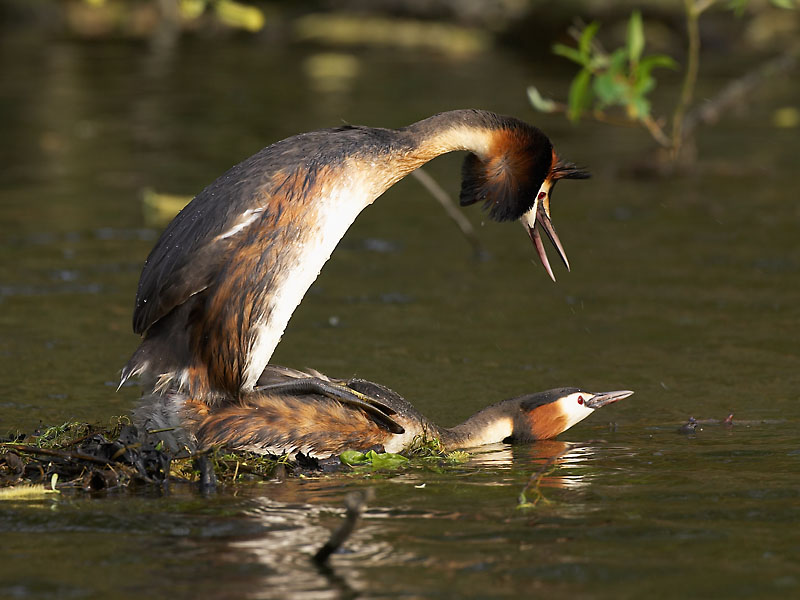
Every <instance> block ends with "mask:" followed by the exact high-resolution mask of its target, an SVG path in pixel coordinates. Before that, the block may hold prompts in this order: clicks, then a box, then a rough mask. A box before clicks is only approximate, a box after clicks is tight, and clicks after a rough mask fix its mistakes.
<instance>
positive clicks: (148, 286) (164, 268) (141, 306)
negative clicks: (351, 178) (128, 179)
mask: <svg viewBox="0 0 800 600" xmlns="http://www.w3.org/2000/svg"><path fill="white" fill-rule="evenodd" d="M392 135H393V134H392V133H391V132H389V131H384V130H372V129H365V128H361V127H352V126H344V127H339V128H336V129H323V130H320V131H313V132H310V133H304V134H300V135H297V136H294V137H291V138H288V139H285V140H283V141H280V142H277V143H275V144H273V145H272V146H269V147H267V148H264V149H263V150H261V151H260V152H258V153H256V154H254V155H253V156H251V157H250V158H247V159H245V160H244V161H242V162H241V163H239V164H238V165H236V166H234V167H232V168H231V169H229V170H228V171H227V172H226V173H224V174H223V175H222V176H221V177H219V178H218V179H217V180H216V181H214V182H213V183H212V184H211V185H209V186H208V187H207V188H205V189H204V190H203V191H202V192H200V193H199V194H198V195H197V196H196V197H195V198H194V199H193V200H192V201H191V202H190V203H189V204H188V205H187V206H186V207H185V208H184V209H183V210H182V211H181V212H180V213H178V215H177V216H176V217H175V219H174V220H173V221H172V222H171V223H170V224H169V225H168V226H167V228H166V229H165V230H164V233H163V234H162V235H161V238H160V239H159V240H158V242H157V243H156V246H155V247H154V248H153V250H152V252H151V253H150V256H148V258H147V261H146V262H145V266H144V269H143V270H142V276H141V279H140V280H139V288H138V291H137V294H136V307H135V309H134V313H133V329H134V331H135V332H136V333H139V334H142V333H144V332H145V331H147V330H148V329H149V328H150V327H151V326H152V325H153V324H154V323H155V322H156V321H158V320H159V319H161V318H163V317H164V316H165V315H167V314H168V313H169V312H170V311H171V310H173V309H174V308H175V307H176V306H179V305H181V304H183V303H184V302H186V301H187V300H188V299H189V298H190V297H191V296H193V295H194V294H198V293H200V292H202V291H203V290H205V289H206V288H208V287H209V286H211V285H212V284H213V283H214V280H215V277H216V275H217V272H218V270H219V268H220V264H221V263H222V261H224V259H225V255H226V251H227V249H228V248H229V247H230V244H233V243H235V241H234V240H233V239H232V238H222V239H220V236H221V235H222V234H223V233H225V232H228V231H230V230H231V228H233V227H235V226H236V225H237V224H238V223H240V222H241V220H242V218H243V215H244V213H245V211H247V210H254V209H257V208H260V209H263V214H262V215H261V217H260V218H261V219H264V220H265V221H269V220H272V219H275V218H277V217H278V216H279V213H280V210H281V207H280V203H279V202H277V203H273V205H272V206H271V205H270V199H271V198H272V196H273V194H278V193H279V192H277V187H278V186H279V185H280V183H276V179H280V178H276V175H278V174H280V173H286V174H287V175H288V174H289V173H290V172H293V171H295V170H296V169H298V168H304V169H306V170H307V174H310V173H313V172H314V170H315V168H318V167H320V166H323V165H324V166H330V165H333V164H335V163H337V162H343V161H345V160H346V159H347V158H348V157H349V156H352V155H353V154H354V153H355V152H357V151H358V150H363V149H364V148H365V146H366V145H367V144H368V143H373V144H374V143H377V142H376V141H375V139H377V138H379V137H385V138H387V140H391V139H392ZM381 143H386V142H381ZM271 211H272V212H271ZM273 213H274V214H273Z"/></svg>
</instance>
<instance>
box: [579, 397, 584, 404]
mask: <svg viewBox="0 0 800 600" xmlns="http://www.w3.org/2000/svg"><path fill="white" fill-rule="evenodd" d="M578 404H583V396H578Z"/></svg>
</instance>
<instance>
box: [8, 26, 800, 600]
mask: <svg viewBox="0 0 800 600" xmlns="http://www.w3.org/2000/svg"><path fill="white" fill-rule="evenodd" d="M2 43H3V45H4V46H5V47H4V48H3V50H4V51H3V52H0V69H2V71H3V73H4V84H3V87H2V89H0V105H2V107H3V110H2V112H1V113H0V119H2V129H3V132H4V140H5V143H4V144H3V145H2V146H1V147H0V160H2V164H3V169H2V170H0V228H2V242H0V430H2V431H6V430H9V429H20V430H31V429H33V428H35V427H36V426H37V425H38V424H39V423H40V422H43V423H45V424H48V425H49V424H53V423H59V422H61V421H64V420H67V419H83V420H88V421H92V422H103V421H107V420H108V419H110V418H111V417H113V416H114V415H120V414H125V413H127V412H128V411H129V410H130V409H131V407H132V406H134V404H135V402H136V397H137V390H136V388H135V387H125V388H123V389H122V390H120V391H119V392H116V391H115V387H116V382H117V380H118V373H119V369H120V367H121V366H122V365H123V364H124V363H125V361H126V360H127V359H128V357H129V355H130V353H131V352H133V350H134V349H135V347H136V343H137V340H136V337H135V336H134V335H133V334H132V333H131V330H130V329H131V328H130V317H131V311H132V308H133V298H134V295H135V289H136V283H137V279H138V274H139V271H140V269H141V265H142V262H143V261H144V259H145V257H146V256H147V253H148V252H149V249H150V248H151V247H152V245H153V243H154V242H155V239H156V238H157V236H158V227H156V226H153V225H150V224H148V223H147V222H146V221H145V220H144V218H143V214H142V206H141V201H140V195H141V191H142V189H143V188H145V187H151V188H154V189H156V190H158V191H161V192H167V193H177V194H189V195H191V194H193V193H196V192H197V191H199V190H200V189H202V187H203V186H204V185H206V184H207V183H209V182H210V181H212V180H213V179H214V178H215V177H216V176H217V175H218V174H220V173H221V172H222V171H224V170H225V169H226V168H228V167H229V166H231V165H232V164H234V163H235V162H237V161H238V160H240V159H242V158H244V157H246V156H248V155H249V154H251V153H253V152H255V151H256V150H258V149H259V148H261V147H262V146H264V145H266V144H268V143H270V142H272V141H275V140H277V139H281V138H283V137H286V136H288V135H291V134H292V133H296V132H299V131H303V130H308V129H314V128H317V127H323V126H331V125H336V124H338V123H340V122H341V121H342V120H346V121H349V122H357V123H365V124H372V125H380V126H392V127H394V126H401V125H404V124H407V123H409V122H412V121H415V120H417V119H420V118H423V117H425V116H428V115H430V114H433V113H434V112H437V111H440V110H446V109H451V108H462V107H470V106H475V107H481V108H487V109H491V110H495V111H497V112H502V113H507V114H514V115H517V116H519V117H522V118H525V119H526V120H529V121H532V122H536V123H537V124H538V125H540V126H541V127H542V128H544V129H545V130H546V131H547V132H548V133H549V134H550V135H551V137H552V138H553V139H554V140H555V142H556V145H557V147H558V149H559V151H560V152H561V153H562V154H563V155H564V156H566V157H568V158H570V159H571V160H574V161H576V162H579V163H580V164H584V165H587V166H589V167H590V168H591V169H592V171H593V172H594V178H593V179H592V180H590V181H588V182H563V183H561V184H560V185H559V186H558V190H557V191H556V195H555V200H554V203H553V212H554V221H555V224H556V227H557V228H558V230H559V233H560V235H561V238H562V241H563V242H564V245H565V247H566V250H567V252H568V254H569V257H570V261H571V264H572V272H571V273H567V272H565V270H564V269H563V268H561V266H560V265H555V270H556V275H557V278H558V282H557V283H555V284H553V283H552V282H550V281H549V279H548V278H547V276H546V274H545V273H544V271H543V269H542V268H541V266H540V265H538V264H537V263H538V261H536V259H535V254H534V250H533V248H532V247H531V245H530V242H529V240H528V239H527V236H526V235H525V233H524V231H523V230H522V228H520V227H519V226H518V225H498V224H495V223H489V222H486V223H484V220H483V217H482V215H481V214H480V212H479V210H478V208H477V207H473V208H472V209H470V210H469V211H468V215H469V217H470V219H471V220H472V221H473V223H474V224H475V225H476V226H477V228H478V232H479V235H480V237H481V240H482V241H483V243H484V245H485V248H486V249H487V250H488V252H489V253H490V254H491V259H490V260H488V261H484V262H479V261H476V260H474V258H473V257H472V255H471V252H470V249H469V245H468V244H467V243H466V242H465V241H464V240H463V238H462V237H461V236H460V234H459V233H458V231H457V230H456V229H455V227H454V226H453V225H452V224H451V223H450V222H448V221H447V220H446V218H445V217H444V216H443V214H442V211H441V209H440V208H439V207H438V206H437V205H436V204H435V203H434V202H432V201H431V200H430V198H428V197H427V195H426V193H425V192H424V191H423V190H422V188H421V187H420V186H419V185H418V184H417V183H416V182H414V181H413V180H409V181H405V182H402V183H401V184H399V185H397V186H396V187H395V188H393V189H392V190H390V191H389V192H388V193H387V194H386V195H385V197H384V198H382V199H380V200H379V201H378V202H376V204H375V205H374V206H372V207H370V208H369V209H368V210H367V211H365V212H364V213H363V214H362V215H361V216H360V217H359V219H358V221H357V222H356V224H355V225H354V226H353V228H352V229H351V230H350V232H349V233H348V235H347V236H346V238H345V239H344V240H343V241H342V243H341V244H340V246H339V248H338V249H337V251H336V253H335V255H334V257H333V258H332V260H331V261H330V262H329V264H328V265H327V266H326V267H325V269H324V270H323V272H322V274H321V276H320V278H319V280H318V281H317V283H316V284H315V285H314V286H313V288H312V289H311V291H310V292H309V294H308V296H307V297H306V299H305V301H304V302H303V305H302V306H301V307H300V308H299V309H298V311H297V312H296V313H295V316H294V317H293V319H292V322H291V323H290V326H289V328H288V330H287V332H286V335H285V336H284V340H283V342H282V343H281V345H280V347H279V348H278V351H277V352H276V355H275V357H274V362H277V363H283V364H287V365H291V366H295V367H306V366H308V367H314V368H316V369H319V370H321V371H323V372H327V373H329V374H331V375H336V376H351V375H358V376H360V377H365V378H369V379H374V380H376V381H380V382H382V383H384V384H387V385H389V386H390V387H392V388H394V389H396V390H397V391H399V392H401V393H402V394H403V395H405V396H406V397H407V398H409V399H410V400H412V401H413V402H414V403H415V404H416V405H417V406H418V407H419V408H420V409H421V410H422V411H423V412H425V413H426V414H427V415H429V416H430V417H432V418H434V419H436V420H437V421H440V422H442V423H443V424H452V423H455V422H457V421H459V420H461V419H463V418H465V417H466V416H468V415H469V414H471V413H472V412H473V411H475V410H477V409H479V408H480V407H482V406H484V405H485V404H486V403H489V402H494V401H497V400H500V399H502V398H505V397H510V396H513V395H517V394H520V393H523V392H528V391H534V390H539V389H547V388H550V387H560V386H564V385H579V386H583V387H585V388H587V389H590V390H595V391H605V390H610V389H620V388H628V389H633V390H636V395H635V396H633V397H631V398H630V399H628V400H626V401H624V402H622V403H619V404H616V405H614V406H612V407H608V408H606V409H604V410H602V411H601V412H598V413H597V414H595V415H593V416H592V417H591V418H589V419H587V420H586V421H584V422H583V423H581V424H580V425H578V426H576V427H575V428H573V429H572V430H570V431H569V432H568V433H566V434H564V435H562V436H561V442H554V443H547V444H539V445H534V446H513V447H512V446H503V445H499V446H493V447H489V448H487V449H485V450H484V451H482V452H480V453H477V454H475V455H474V456H473V457H472V459H471V460H470V461H469V462H468V463H466V464H463V465H461V466H458V467H453V468H448V469H445V470H444V471H438V470H430V469H425V468H422V467H415V468H413V469H411V470H409V471H408V472H403V473H399V474H388V475H387V474H384V475H374V476H371V477H364V476H363V475H340V476H324V477H320V478H316V479H313V478H312V479H307V480H301V479H290V480H288V481H285V482H282V483H277V482H269V483H264V484H261V485H258V486H253V485H242V486H240V487H238V488H237V489H235V490H226V491H225V492H224V493H222V494H220V495H219V496H217V497H213V498H203V497H199V496H197V495H196V494H194V493H192V492H191V491H189V490H184V489H174V490H173V491H172V493H171V494H169V495H166V496H162V495H159V494H155V493H150V494H144V495H141V496H133V497H131V496H127V495H126V496H118V497H101V498H90V497H83V496H72V495H66V494H65V495H62V496H61V497H58V498H53V499H49V500H47V501H43V502H38V503H36V502H34V503H26V504H22V503H20V504H4V505H3V507H1V508H0V530H1V531H3V546H4V549H5V552H4V556H5V558H4V560H3V561H2V565H0V596H2V597H19V598H72V597H74V598H84V597H87V598H88V597H101V596H103V597H108V596H109V595H112V594H113V595H114V596H115V597H121V598H141V597H142V596H143V595H144V594H147V595H150V596H152V597H167V596H169V597H174V598H190V597H191V598H194V597H198V596H202V597H204V598H243V597H253V598H285V597H290V596H291V597H297V598H303V597H307V598H339V597H354V596H356V595H359V596H363V597H474V598H497V597H509V598H511V597H520V596H522V595H548V596H549V597H558V598H560V597H565V598H566V597H570V598H574V597H575V596H576V594H577V595H578V596H579V597H586V598H601V597H603V598H605V597H607V598H617V597H634V596H639V595H644V594H647V595H648V596H651V597H675V596H678V595H682V596H684V595H689V596H695V597H760V598H761V597H776V598H782V597H789V596H792V595H796V594H797V591H798V587H800V565H799V564H798V556H800V536H798V534H797V532H796V526H795V523H796V522H797V521H798V519H800V508H799V507H800V502H798V500H799V498H798V496H800V486H799V485H798V482H799V481H800V479H798V475H799V474H800V444H799V443H798V438H797V431H798V417H797V411H796V406H797V401H798V392H797V390H798V389H800V375H798V373H800V357H799V356H798V350H797V343H796V339H797V334H796V330H797V328H796V324H797V323H798V320H799V318H800V278H799V277H798V271H799V270H800V250H799V249H798V248H799V247H800V246H798V243H797V232H798V220H800V212H798V208H797V203H796V201H795V197H796V182H795V180H794V177H795V176H794V172H793V167H796V156H797V153H798V151H800V147H799V146H798V138H797V132H796V130H779V129H774V128H772V127H771V125H770V115H771V109H772V107H774V106H780V105H785V104H790V103H792V102H794V99H795V98H796V96H797V92H798V89H797V84H796V83H795V82H793V81H791V80H789V79H788V78H787V80H786V81H785V82H783V83H779V84H778V85H776V86H775V87H774V88H773V89H772V90H771V93H770V95H765V97H763V98H762V99H761V100H762V102H761V103H760V104H756V105H755V106H754V108H753V109H752V110H751V111H750V112H749V113H748V114H747V115H746V116H744V117H736V118H729V119H727V120H725V121H724V122H722V123H720V124H719V125H718V126H717V127H715V128H713V129H709V130H707V131H705V132H704V133H703V136H702V138H701V140H700V148H699V149H700V155H701V157H705V158H706V159H707V160H706V161H705V162H703V163H702V166H701V168H700V169H698V172H697V173H696V175H694V176H688V177H676V178H673V179H664V180H635V179H631V178H627V177H623V176H621V175H620V171H621V169H622V167H624V166H625V165H626V164H630V162H631V161H632V160H634V159H635V158H636V157H637V156H638V155H640V154H642V153H643V152H645V151H646V150H647V148H648V145H647V141H646V140H645V138H643V137H642V135H641V134H640V133H639V132H636V131H632V130H612V129H609V128H606V127H602V126H599V125H591V124H585V125H582V126H581V127H578V128H574V127H572V126H569V125H568V124H566V123H565V122H564V121H562V120H559V119H557V118H555V117H545V116H542V115H537V114H534V113H533V112H532V111H531V110H530V109H528V107H527V105H526V100H525V97H524V89H525V86H526V85H527V84H528V83H530V82H534V81H535V82H536V83H537V85H539V87H540V89H547V90H552V91H553V92H554V93H557V92H559V91H563V90H565V89H566V86H567V84H568V82H567V81H565V80H564V79H563V78H562V77H560V76H557V75H556V74H554V73H552V72H550V71H548V70H547V69H546V68H545V66H544V65H542V64H541V63H540V62H537V61H534V60H533V59H531V60H529V61H523V60H522V59H521V58H520V57H514V56H510V55H506V54H502V53H499V52H498V53H495V54H492V55H490V56H487V57H483V58H479V59H475V60H471V61H468V62H457V61H455V62H454V61H450V60H444V59H441V58H436V57H430V56H419V55H405V54H398V53H388V52H370V53H364V54H363V55H361V54H359V55H358V57H357V58H358V60H359V65H360V74H359V76H358V77H357V79H356V80H355V81H354V82H353V84H352V87H351V88H350V89H348V90H345V91H343V92H340V93H336V94H332V95H331V94H324V93H321V92H319V91H316V90H315V88H314V85H313V82H312V81H310V80H309V79H308V77H307V76H306V75H305V72H304V67H303V65H304V62H303V61H304V59H305V58H306V57H307V55H309V54H311V53H313V52H314V50H313V49H311V48H303V49H299V50H298V49H292V50H291V51H289V50H276V49H272V48H269V47H266V48H265V47H259V46H253V45H250V44H245V43H241V44H239V43H231V44H229V45H226V46H222V47H215V46H214V45H206V44H203V43H201V42H199V41H198V42H187V43H183V44H181V45H180V46H179V47H178V48H177V49H176V50H175V52H174V53H171V54H166V55H165V54H159V53H158V52H155V51H153V50H151V49H149V48H147V47H145V46H139V45H133V44H130V45H129V44H122V43H117V44H106V43H97V44H79V43H71V42H65V41H49V42H47V43H42V42H41V40H24V39H14V38H9V39H6V40H4V41H3V42H2ZM719 83H720V82H719V81H717V80H715V79H714V78H713V77H712V78H711V79H710V80H708V81H707V82H706V85H708V86H709V87H712V86H714V85H718V84H719ZM702 91H703V90H701V92H702ZM460 160H461V157H459V156H450V157H444V158H442V159H439V160H437V161H435V162H434V163H433V164H432V165H431V166H430V172H431V173H432V174H433V175H434V176H435V177H436V178H437V179H438V180H439V181H440V183H442V185H444V186H445V187H446V188H447V189H448V190H450V191H451V192H452V193H454V194H455V193H456V192H457V189H458V177H459V168H460ZM551 256H554V255H553V253H551ZM729 413H733V414H734V423H735V425H734V426H733V427H732V428H728V427H724V426H721V425H717V424H707V425H704V426H703V427H702V430H701V431H698V432H697V434H696V435H694V436H685V435H681V434H678V433H677V428H678V426H679V425H680V424H681V423H683V422H685V420H686V419H687V418H688V417H689V416H694V417H697V418H698V419H723V418H724V417H725V416H727V415H728V414H729ZM567 443H576V444H580V447H577V448H575V449H573V451H572V452H568V453H567V454H565V455H564V456H563V457H562V458H561V459H559V460H558V462H557V463H556V468H555V470H554V471H553V472H551V473H550V474H549V475H548V476H547V478H546V479H545V480H544V482H543V484H542V486H541V488H540V489H541V497H538V502H537V504H536V507H535V508H532V509H526V510H520V509H518V508H517V497H518V494H519V493H520V491H521V490H522V488H523V487H524V486H525V484H526V482H527V481H528V478H529V477H530V475H531V474H532V473H534V472H536V471H537V470H538V469H539V468H540V467H541V465H542V464H543V463H544V461H546V460H547V459H548V458H549V457H552V456H555V455H557V454H559V453H561V452H564V451H565V450H567V449H569V446H568V445H567ZM366 487H372V488H374V489H375V491H376V499H375V500H374V501H373V503H372V505H371V507H370V509H369V511H368V512H367V514H366V515H365V518H364V520H363V522H362V525H361V527H360V528H359V529H358V530H357V532H356V534H355V535H354V538H353V540H352V542H351V543H350V544H349V545H348V549H347V552H346V553H344V554H341V555H336V556H334V557H333V559H332V562H331V569H329V570H320V569H318V568H316V567H313V566H312V564H311V563H310V561H309V558H308V557H309V556H310V555H311V554H313V552H314V550H315V549H316V548H317V547H318V546H319V545H320V544H321V543H323V542H324V541H325V539H326V538H327V531H328V530H329V529H330V528H332V527H334V526H335V525H336V524H337V523H338V522H339V521H340V520H341V516H342V514H343V509H342V508H341V506H342V504H341V503H342V498H343V497H344V495H345V494H346V493H347V492H349V491H352V490H356V489H362V488H366Z"/></svg>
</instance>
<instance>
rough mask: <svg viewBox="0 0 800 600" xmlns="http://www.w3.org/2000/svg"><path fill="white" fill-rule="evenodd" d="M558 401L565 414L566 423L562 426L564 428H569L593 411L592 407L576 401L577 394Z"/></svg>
mask: <svg viewBox="0 0 800 600" xmlns="http://www.w3.org/2000/svg"><path fill="white" fill-rule="evenodd" d="M560 402H561V409H562V411H563V414H565V415H566V416H567V423H568V425H567V426H566V427H565V428H564V429H565V430H566V429H569V428H570V427H572V426H573V425H575V424H576V423H580V422H581V421H583V420H584V419H585V418H586V417H588V416H589V415H590V414H592V413H593V412H594V409H593V408H589V407H587V406H586V404H584V403H578V398H577V396H575V397H573V396H569V397H567V398H564V399H563V400H560Z"/></svg>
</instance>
